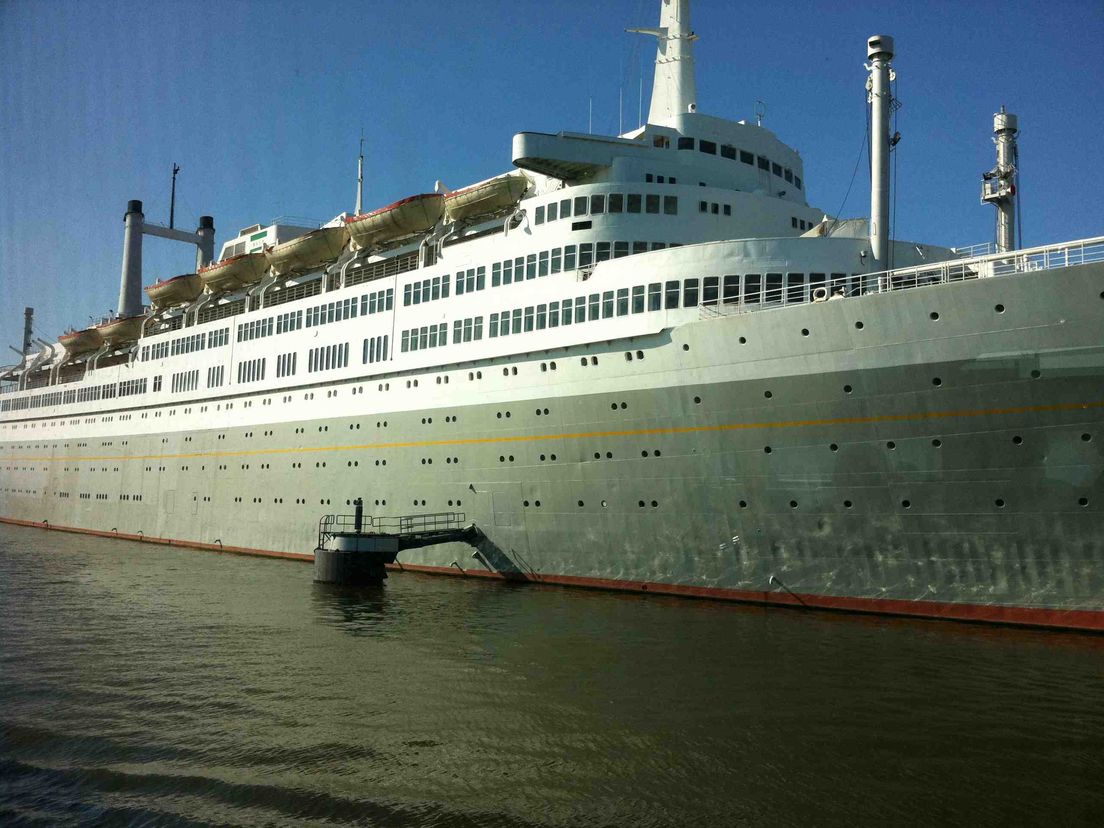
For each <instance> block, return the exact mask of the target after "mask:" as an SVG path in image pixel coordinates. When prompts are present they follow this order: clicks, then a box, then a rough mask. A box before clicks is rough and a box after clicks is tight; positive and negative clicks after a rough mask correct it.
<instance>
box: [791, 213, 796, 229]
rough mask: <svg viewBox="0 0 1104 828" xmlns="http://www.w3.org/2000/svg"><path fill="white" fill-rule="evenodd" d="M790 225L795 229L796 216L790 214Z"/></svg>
mask: <svg viewBox="0 0 1104 828" xmlns="http://www.w3.org/2000/svg"><path fill="white" fill-rule="evenodd" d="M790 226H791V227H792V228H793V229H794V230H796V229H797V216H790Z"/></svg>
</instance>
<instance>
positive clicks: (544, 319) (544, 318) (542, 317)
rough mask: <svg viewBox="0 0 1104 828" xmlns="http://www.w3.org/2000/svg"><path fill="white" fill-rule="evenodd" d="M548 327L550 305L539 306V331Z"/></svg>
mask: <svg viewBox="0 0 1104 828" xmlns="http://www.w3.org/2000/svg"><path fill="white" fill-rule="evenodd" d="M546 327H548V305H537V330H538V331H543V330H544V329H545V328H546Z"/></svg>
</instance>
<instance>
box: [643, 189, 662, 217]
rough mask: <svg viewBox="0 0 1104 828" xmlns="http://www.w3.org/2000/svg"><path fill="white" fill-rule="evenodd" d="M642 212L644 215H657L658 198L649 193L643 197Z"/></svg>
mask: <svg viewBox="0 0 1104 828" xmlns="http://www.w3.org/2000/svg"><path fill="white" fill-rule="evenodd" d="M644 212H646V213H658V212H659V196H658V195H656V194H652V193H649V194H648V195H646V196H645V197H644Z"/></svg>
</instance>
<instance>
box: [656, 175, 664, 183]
mask: <svg viewBox="0 0 1104 828" xmlns="http://www.w3.org/2000/svg"><path fill="white" fill-rule="evenodd" d="M656 181H658V182H659V183H660V184H664V183H666V180H665V179H664V178H663V176H662V175H657V176H656Z"/></svg>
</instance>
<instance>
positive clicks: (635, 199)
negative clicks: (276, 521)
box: [625, 193, 640, 213]
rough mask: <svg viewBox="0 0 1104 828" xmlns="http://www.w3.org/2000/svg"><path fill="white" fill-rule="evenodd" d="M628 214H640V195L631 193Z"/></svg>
mask: <svg viewBox="0 0 1104 828" xmlns="http://www.w3.org/2000/svg"><path fill="white" fill-rule="evenodd" d="M626 206H627V207H628V209H627V210H626V211H625V212H627V213H639V212H640V193H629V198H628V204H627V205H626Z"/></svg>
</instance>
